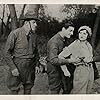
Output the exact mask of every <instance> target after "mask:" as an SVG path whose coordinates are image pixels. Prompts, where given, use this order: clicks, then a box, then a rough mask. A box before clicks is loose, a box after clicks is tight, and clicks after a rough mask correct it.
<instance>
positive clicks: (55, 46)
mask: <svg viewBox="0 0 100 100" xmlns="http://www.w3.org/2000/svg"><path fill="white" fill-rule="evenodd" d="M73 31H74V26H73V24H72V23H71V22H68V23H65V24H64V25H63V27H62V30H61V31H60V32H58V33H57V34H56V35H54V36H53V37H52V38H51V39H50V40H49V41H48V44H47V74H48V81H49V88H50V92H51V94H59V92H60V90H61V88H63V93H69V90H68V87H66V85H67V86H68V84H66V83H67V82H66V77H65V76H64V74H63V72H62V70H61V68H60V66H61V65H63V64H68V63H72V62H78V61H79V60H76V59H70V60H69V59H60V58H58V55H59V53H60V52H61V51H62V50H63V48H64V41H65V37H66V38H70V36H71V35H73Z"/></svg>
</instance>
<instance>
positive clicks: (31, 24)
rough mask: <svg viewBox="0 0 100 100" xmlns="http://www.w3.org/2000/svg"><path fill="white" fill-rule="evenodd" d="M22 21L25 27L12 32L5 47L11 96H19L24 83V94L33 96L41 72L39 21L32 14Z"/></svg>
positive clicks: (26, 15)
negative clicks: (32, 91)
mask: <svg viewBox="0 0 100 100" xmlns="http://www.w3.org/2000/svg"><path fill="white" fill-rule="evenodd" d="M21 20H23V21H24V25H23V26H22V27H21V28H18V29H16V30H14V31H12V32H11V33H10V34H9V36H8V39H7V42H6V45H5V51H4V55H5V60H6V62H7V64H8V66H9V73H8V78H7V86H8V88H9V89H10V91H11V94H18V92H19V89H20V83H21V82H22V84H23V88H24V94H31V88H32V87H33V85H34V79H35V71H36V72H39V67H38V65H39V54H38V49H37V35H36V34H35V30H36V26H37V24H36V22H37V21H39V19H38V18H37V17H35V15H34V14H33V13H32V12H28V13H26V14H25V16H24V17H23V18H21Z"/></svg>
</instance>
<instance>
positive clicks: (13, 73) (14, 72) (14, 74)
mask: <svg viewBox="0 0 100 100" xmlns="http://www.w3.org/2000/svg"><path fill="white" fill-rule="evenodd" d="M12 75H13V76H19V72H18V69H17V68H16V69H14V70H12Z"/></svg>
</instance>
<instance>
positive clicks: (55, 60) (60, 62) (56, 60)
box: [50, 58, 69, 65]
mask: <svg viewBox="0 0 100 100" xmlns="http://www.w3.org/2000/svg"><path fill="white" fill-rule="evenodd" d="M50 62H51V63H52V64H53V65H65V64H68V63H69V60H68V59H61V58H52V59H51V60H50Z"/></svg>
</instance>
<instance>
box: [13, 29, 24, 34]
mask: <svg viewBox="0 0 100 100" xmlns="http://www.w3.org/2000/svg"><path fill="white" fill-rule="evenodd" d="M22 31H23V28H22V27H20V28H17V29H15V30H13V31H12V33H14V34H16V35H17V34H18V33H20V32H22Z"/></svg>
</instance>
